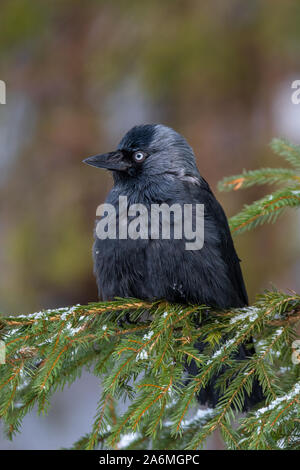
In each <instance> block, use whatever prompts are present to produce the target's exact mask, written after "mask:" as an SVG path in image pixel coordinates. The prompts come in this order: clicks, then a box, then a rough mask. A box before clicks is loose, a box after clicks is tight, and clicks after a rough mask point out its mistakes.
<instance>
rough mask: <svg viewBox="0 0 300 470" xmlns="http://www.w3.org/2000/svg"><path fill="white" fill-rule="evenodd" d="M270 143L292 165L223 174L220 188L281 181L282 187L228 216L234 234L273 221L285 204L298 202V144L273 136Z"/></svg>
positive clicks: (299, 192) (299, 171)
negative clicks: (224, 176) (238, 173)
mask: <svg viewBox="0 0 300 470" xmlns="http://www.w3.org/2000/svg"><path fill="white" fill-rule="evenodd" d="M271 147H272V149H273V150H274V152H276V153H277V154H278V155H280V156H282V157H284V158H285V160H287V162H288V163H289V164H290V165H291V166H292V169H289V168H262V169H259V170H250V171H246V170H244V171H243V173H242V174H240V175H235V176H231V177H226V178H224V179H223V180H222V181H221V182H220V183H219V189H220V190H221V191H230V190H231V189H233V190H234V191H237V190H238V189H241V188H249V187H251V186H254V185H263V184H274V183H276V184H280V185H281V186H283V187H282V188H281V189H279V190H276V191H274V192H273V193H271V194H269V195H267V196H264V197H263V198H261V199H259V200H258V201H255V202H253V203H252V204H250V205H245V206H244V208H243V210H242V211H241V212H240V213H238V214H236V215H235V216H234V217H232V218H231V219H230V228H231V230H232V233H233V234H238V233H242V232H244V231H246V230H251V229H252V228H255V227H257V226H258V225H262V224H264V223H269V222H275V221H276V219H277V218H278V216H279V215H281V214H282V213H283V212H284V210H285V209H286V208H287V207H299V206H300V146H299V145H292V144H290V143H288V142H287V141H286V140H282V139H274V140H273V141H272V142H271Z"/></svg>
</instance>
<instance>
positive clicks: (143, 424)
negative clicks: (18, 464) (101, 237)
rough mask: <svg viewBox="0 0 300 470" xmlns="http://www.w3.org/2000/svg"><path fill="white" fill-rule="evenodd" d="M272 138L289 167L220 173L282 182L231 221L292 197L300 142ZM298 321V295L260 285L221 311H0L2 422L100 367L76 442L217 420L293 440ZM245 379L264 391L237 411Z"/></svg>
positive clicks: (142, 440) (264, 439) (244, 441)
mask: <svg viewBox="0 0 300 470" xmlns="http://www.w3.org/2000/svg"><path fill="white" fill-rule="evenodd" d="M273 147H274V148H276V150H277V152H278V153H280V154H282V155H283V156H284V157H285V158H286V159H287V160H288V161H289V162H290V163H291V164H292V165H293V166H294V167H295V170H283V169H282V170H281V169H280V170H277V171H274V170H261V171H260V170H257V171H256V172H244V173H243V175H240V176H239V177H233V178H231V179H225V180H224V181H223V183H222V185H223V187H224V188H227V187H228V185H229V186H231V187H235V188H236V185H237V184H238V185H239V186H240V187H246V186H251V185H252V184H255V183H257V184H261V183H262V182H264V183H268V182H271V183H274V182H276V183H283V184H284V183H286V182H288V185H287V186H284V187H283V188H282V189H279V190H277V191H276V192H275V193H273V194H272V195H270V196H266V197H265V198H263V199H261V200H260V201H257V202H255V203H253V204H252V205H250V206H246V207H245V208H244V210H243V211H242V212H241V213H240V214H238V215H237V216H235V217H233V219H232V220H231V226H232V227H233V230H236V231H237V232H241V231H243V230H244V229H245V228H246V227H247V228H252V227H253V226H255V224H258V223H264V222H267V221H270V220H271V219H272V220H274V218H275V217H276V215H277V214H278V213H279V212H280V211H282V210H284V209H285V208H286V207H287V206H298V205H299V198H298V196H297V194H295V193H297V191H299V192H300V188H299V186H296V185H295V186H291V185H290V182H291V181H292V180H296V179H297V178H299V176H298V173H297V172H298V166H297V165H298V159H299V158H300V149H299V148H298V147H295V146H288V144H286V143H285V142H283V141H278V140H277V141H274V143H273ZM288 149H290V150H288ZM274 175H275V176H274ZM241 178H243V180H242V181H238V183H237V180H238V179H241ZM234 180H235V181H234ZM297 188H298V189H297ZM293 196H296V197H293ZM286 201H289V202H288V203H287V202H286ZM275 214H276V215H275ZM254 217H255V220H254ZM242 224H244V225H242ZM207 313H209V314H207ZM128 316H129V317H130V320H131V321H130V322H128V321H127V320H126V319H128ZM299 321H300V295H298V294H296V293H293V292H292V293H282V292H278V291H276V290H273V291H268V292H265V293H264V294H263V295H261V296H259V297H258V298H257V301H256V303H255V304H254V305H253V306H251V307H247V308H246V307H245V308H240V309H232V310H231V311H214V310H212V309H211V308H208V307H207V306H205V305H177V304H169V303H167V302H163V301H159V302H154V303H147V302H143V301H140V300H136V299H117V300H115V301H114V302H97V303H91V304H89V305H86V306H82V305H77V306H74V307H71V308H67V307H64V308H59V309H51V310H46V311H42V312H38V313H35V314H31V315H20V316H17V317H16V316H9V317H2V318H1V320H0V338H1V339H2V340H3V341H4V342H5V345H6V363H5V364H3V365H1V366H0V416H1V418H2V419H3V421H4V423H5V432H6V434H7V436H8V437H10V438H12V437H13V436H14V434H15V433H16V432H18V431H20V428H21V424H22V420H23V418H24V416H25V415H26V414H27V413H28V412H29V411H30V410H32V408H33V407H34V406H36V407H37V410H38V412H39V413H47V410H48V407H49V404H50V400H51V396H52V395H53V393H55V392H56V391H57V390H59V389H62V388H63V387H64V386H65V385H69V384H71V383H72V382H74V381H75V380H76V379H77V378H78V377H79V376H80V374H81V372H82V370H83V368H87V369H88V370H89V371H90V372H91V373H93V374H95V375H96V376H98V377H99V383H100V382H101V393H100V396H99V402H98V406H97V410H96V413H95V418H94V423H93V426H92V429H91V431H90V433H88V434H86V435H84V436H83V437H81V438H79V439H78V441H77V442H76V443H74V445H73V448H74V449H100V448H105V449H107V448H113V449H118V448H124V447H126V448H127V449H146V448H153V449H183V448H186V449H199V448H201V447H203V446H204V445H205V442H206V439H207V437H208V436H209V435H211V434H212V433H213V432H214V431H215V430H217V429H219V430H220V431H221V434H222V436H223V438H224V441H225V443H226V445H227V448H228V449H282V448H285V449H299V448H300V432H299V403H300V384H299V378H300V377H299V376H300V367H299V364H293V362H292V360H291V356H292V343H293V341H294V339H295V338H296V334H295V331H296V329H295V327H296V326H297V324H298V323H299ZM250 338H254V339H255V346H256V353H255V354H254V355H253V356H251V357H250V358H249V359H247V360H245V361H238V360H236V359H234V353H235V351H236V350H237V349H238V347H239V346H240V345H241V344H242V343H245V341H247V339H250ZM198 340H199V341H201V342H203V343H204V344H205V348H204V350H203V351H202V352H201V353H199V351H198V350H197V349H195V348H194V344H195V342H196V341H198ZM191 360H195V361H196V363H197V366H198V373H197V375H196V376H193V377H187V376H186V375H185V373H184V365H185V363H186V362H190V361H191ZM223 366H226V371H225V372H223V373H222V374H221V375H220V376H219V379H218V383H217V386H218V387H219V388H220V390H221V392H222V393H221V398H220V400H219V402H218V404H217V406H216V408H215V409H199V407H198V405H197V403H196V394H197V393H198V392H199V391H200V390H201V389H202V388H203V387H205V386H206V384H207V383H208V382H209V381H210V379H211V377H212V376H213V375H215V374H218V373H220V371H221V369H222V367H223ZM254 379H257V380H258V381H259V383H260V384H261V385H262V387H263V390H264V394H265V397H266V399H265V401H264V402H263V403H261V404H259V405H257V407H256V409H253V410H251V411H249V412H248V413H247V414H243V415H241V413H240V412H241V410H242V408H243V403H244V400H245V396H246V395H247V394H250V393H251V389H252V386H253V381H254ZM124 400H125V401H126V402H127V403H128V406H127V409H126V411H125V413H123V414H122V413H120V410H119V403H120V402H121V401H124ZM124 437H126V438H127V443H126V444H124V440H123V438H124Z"/></svg>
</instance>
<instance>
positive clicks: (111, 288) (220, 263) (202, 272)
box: [84, 124, 263, 410]
mask: <svg viewBox="0 0 300 470" xmlns="http://www.w3.org/2000/svg"><path fill="white" fill-rule="evenodd" d="M84 162H85V163H87V164H89V165H92V166H96V167H99V168H105V169H107V170H110V171H111V172H112V174H113V179H114V186H113V188H112V190H111V191H110V193H109V194H108V196H107V199H106V203H108V204H111V205H112V206H113V207H114V208H115V210H116V218H117V220H118V218H121V214H120V209H119V197H120V196H123V197H124V196H126V197H127V204H128V207H129V206H130V205H132V204H143V205H144V206H145V207H146V208H149V213H151V205H153V204H154V205H155V204H158V205H160V204H163V203H165V204H167V205H168V206H169V207H170V206H172V205H174V204H179V206H180V207H183V206H184V205H185V204H190V205H192V206H193V207H194V206H195V204H203V205H204V244H203V246H202V248H201V249H198V250H194V249H190V250H188V249H186V241H187V240H186V238H185V237H184V236H183V237H181V238H175V236H174V231H173V232H172V233H171V236H170V239H163V237H159V238H151V236H149V237H144V238H142V237H140V238H137V239H131V238H127V239H120V237H118V233H119V232H118V231H117V236H116V237H115V238H114V239H112V238H109V237H108V238H105V239H104V237H101V238H102V239H100V238H99V237H98V236H96V237H95V243H94V246H93V258H94V273H95V276H96V280H97V285H98V290H99V297H100V298H102V299H103V300H112V299H114V298H115V297H124V298H129V297H133V298H139V299H144V300H147V301H153V300H157V299H165V300H167V301H169V302H176V303H183V304H205V305H207V306H210V307H214V308H221V309H228V308H233V307H243V306H246V305H247V304H248V298H247V292H246V289H245V285H244V281H243V276H242V272H241V268H240V260H239V258H238V256H237V254H236V251H235V248H234V245H233V241H232V238H231V234H230V229H229V226H228V222H227V218H226V215H225V213H224V211H223V209H222V207H221V205H220V204H219V202H218V201H217V200H216V198H215V196H214V194H213V193H212V191H211V189H210V187H209V185H208V183H207V182H206V181H205V179H204V178H203V176H202V175H200V173H199V171H198V169H197V166H196V162H195V156H194V152H193V150H192V148H191V147H190V145H189V144H188V143H187V141H186V140H185V139H184V137H182V136H181V135H180V134H179V133H177V132H176V131H174V130H173V129H171V128H169V127H166V126H164V125H161V124H146V125H139V126H135V127H133V128H132V129H131V130H129V131H128V132H127V134H126V135H125V136H124V137H123V138H122V140H121V141H120V143H119V146H118V148H117V150H115V151H113V152H109V153H105V154H102V155H95V156H93V157H89V158H87V159H85V160H84ZM170 220H171V222H170V224H171V228H172V220H173V224H174V219H172V218H171V219H170ZM149 224H151V220H149ZM193 227H194V225H193ZM173 228H174V227H173ZM195 346H196V347H197V348H198V350H199V351H202V350H203V347H204V345H203V343H196V345H195ZM254 352H255V350H254V347H253V343H252V341H250V342H248V343H247V344H244V345H242V346H241V347H240V348H239V350H238V352H237V353H236V355H235V358H237V359H239V360H242V359H245V358H246V357H248V356H251V355H252V354H254ZM186 368H187V371H188V372H189V374H191V375H195V374H196V373H197V367H196V364H195V362H192V363H191V364H190V365H189V366H186ZM223 370H224V368H223ZM216 379H217V377H214V378H213V379H212V380H211V381H210V383H209V384H208V385H207V386H206V387H205V388H204V389H202V390H201V391H200V392H199V394H198V396H197V398H198V400H199V402H200V403H201V404H207V405H209V406H215V405H216V403H217V401H218V399H219V397H220V394H219V391H218V388H217V387H216V386H215V385H216ZM262 398H263V395H262V390H261V387H260V385H259V384H258V382H257V381H256V380H255V381H254V384H253V388H252V392H251V395H250V396H246V397H245V403H244V410H247V409H249V408H250V407H252V406H253V405H254V404H256V403H257V402H259V401H261V400H262Z"/></svg>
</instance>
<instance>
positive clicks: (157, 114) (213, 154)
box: [0, 0, 300, 449]
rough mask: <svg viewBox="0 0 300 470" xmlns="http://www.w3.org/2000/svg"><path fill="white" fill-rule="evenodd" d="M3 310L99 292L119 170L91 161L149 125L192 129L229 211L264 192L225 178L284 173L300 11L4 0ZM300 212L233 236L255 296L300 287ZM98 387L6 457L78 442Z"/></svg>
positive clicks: (183, 2)
mask: <svg viewBox="0 0 300 470" xmlns="http://www.w3.org/2000/svg"><path fill="white" fill-rule="evenodd" d="M0 79H1V80H4V81H5V82H6V85H7V98H6V99H7V103H6V105H0V263H1V269H0V311H1V312H2V313H4V314H8V313H10V314H11V313H16V314H17V313H29V312H33V311H36V310H41V309H42V308H50V307H56V306H64V305H72V304H75V303H87V302H88V301H93V300H95V299H96V298H97V291H96V286H95V281H94V278H93V274H92V259H91V246H92V242H93V226H94V219H95V210H96V207H97V205H98V204H99V203H101V202H103V201H104V198H105V195H106V193H107V192H108V191H109V189H110V187H111V183H112V182H111V178H110V176H109V174H108V173H105V172H103V171H100V170H96V169H93V168H91V167H88V166H85V165H83V164H82V163H81V162H82V159H83V158H85V157H87V156H89V155H93V154H95V153H99V152H104V151H109V150H111V149H113V148H114V147H115V146H116V145H117V143H118V141H119V140H120V138H121V137H122V135H123V133H124V132H125V131H127V130H128V129H129V128H130V127H131V126H133V125H135V124H139V123H152V122H160V123H163V124H166V125H169V126H171V127H174V128H175V129H176V130H178V131H179V132H180V133H182V134H183V135H184V136H185V137H186V138H187V140H188V141H189V142H190V144H191V145H192V146H193V148H194V150H195V154H196V157H197V162H198V167H199V170H200V172H201V173H202V174H203V176H204V177H205V178H206V179H207V180H208V182H209V183H210V185H211V187H212V189H213V190H214V192H215V193H216V195H217V197H218V199H219V200H220V201H221V203H222V205H223V207H224V209H225V211H226V213H227V215H228V216H230V215H233V214H234V213H236V212H237V211H238V210H240V209H241V207H242V206H243V204H245V203H250V202H251V201H253V200H254V199H258V198H259V197H261V196H262V195H263V194H265V192H266V188H263V187H260V188H252V189H249V190H245V191H238V192H233V193H218V192H217V189H216V183H217V182H218V180H220V179H221V178H222V177H223V176H226V175H230V174H236V173H240V172H241V171H242V170H243V168H246V169H255V168H257V167H262V166H283V165H284V162H282V161H281V160H280V158H279V157H276V156H274V155H273V154H272V153H271V151H270V149H269V147H268V143H269V141H270V139H271V138H272V137H273V136H278V137H279V136H281V137H286V138H289V139H290V140H292V141H293V142H295V143H300V105H294V104H292V102H291V94H292V89H291V84H292V82H293V80H296V79H300V3H299V2H297V1H291V0H285V1H284V2H283V1H282V0H272V2H270V1H268V0H265V1H264V0H252V1H251V2H245V1H242V0H227V1H226V2H224V1H222V0H210V2H204V1H197V0H165V1H164V2H162V1H161V0H160V1H159V0H152V1H151V2H142V1H135V0H133V1H122V0H114V1H113V2H112V1H104V0H103V1H101V0H98V1H96V0H89V1H88V2H87V1H82V0H72V1H70V0H51V1H46V0H44V1H40V0H2V1H1V16H0ZM299 223H300V219H299V215H297V214H296V213H295V212H290V213H288V214H286V215H284V216H283V217H282V218H281V219H280V220H279V221H278V222H277V223H276V224H275V225H271V226H264V227H261V228H258V229H256V230H255V231H253V232H250V233H247V234H245V235H241V236H240V237H239V238H237V239H236V245H237V249H238V253H239V256H240V257H241V258H242V260H243V263H242V267H243V272H244V276H245V281H246V285H247V288H248V291H249V295H250V300H251V301H253V300H254V296H255V294H257V293H259V292H262V291H263V289H264V288H268V287H270V285H271V283H273V284H275V285H276V286H277V287H279V288H281V289H288V288H290V289H295V290H299V287H300V286H299V284H300V252H299V241H300V231H299ZM98 391H99V384H98V383H97V381H96V379H95V378H93V377H91V376H89V375H87V374H86V375H85V376H84V378H83V380H81V381H79V382H77V383H76V384H74V385H73V386H72V388H71V389H69V390H67V391H66V392H64V393H61V394H57V395H56V396H55V398H54V400H53V407H52V410H51V412H50V415H49V417H48V418H37V417H36V416H35V415H30V416H29V417H28V418H26V420H25V422H24V426H23V433H22V434H21V436H19V437H17V438H16V440H15V441H14V442H13V443H9V442H8V441H6V440H5V439H3V438H2V437H0V448H7V449H12V448H36V449H37V448H57V447H61V446H68V445H71V444H72V441H74V440H75V439H77V438H79V437H80V436H81V435H82V434H84V432H86V431H88V429H89V426H90V424H91V420H92V416H93V413H94V411H95V404H96V401H97V396H98Z"/></svg>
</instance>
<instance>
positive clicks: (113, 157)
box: [83, 150, 130, 171]
mask: <svg viewBox="0 0 300 470" xmlns="http://www.w3.org/2000/svg"><path fill="white" fill-rule="evenodd" d="M83 162H84V163H87V164H88V165H91V166H96V167H97V168H106V169H107V170H112V171H113V170H116V171H126V170H128V168H129V166H130V165H129V163H127V162H126V161H124V156H123V154H122V152H120V151H118V150H117V151H115V152H109V153H103V154H102V155H94V156H93V157H88V158H85V159H84V160H83Z"/></svg>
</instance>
